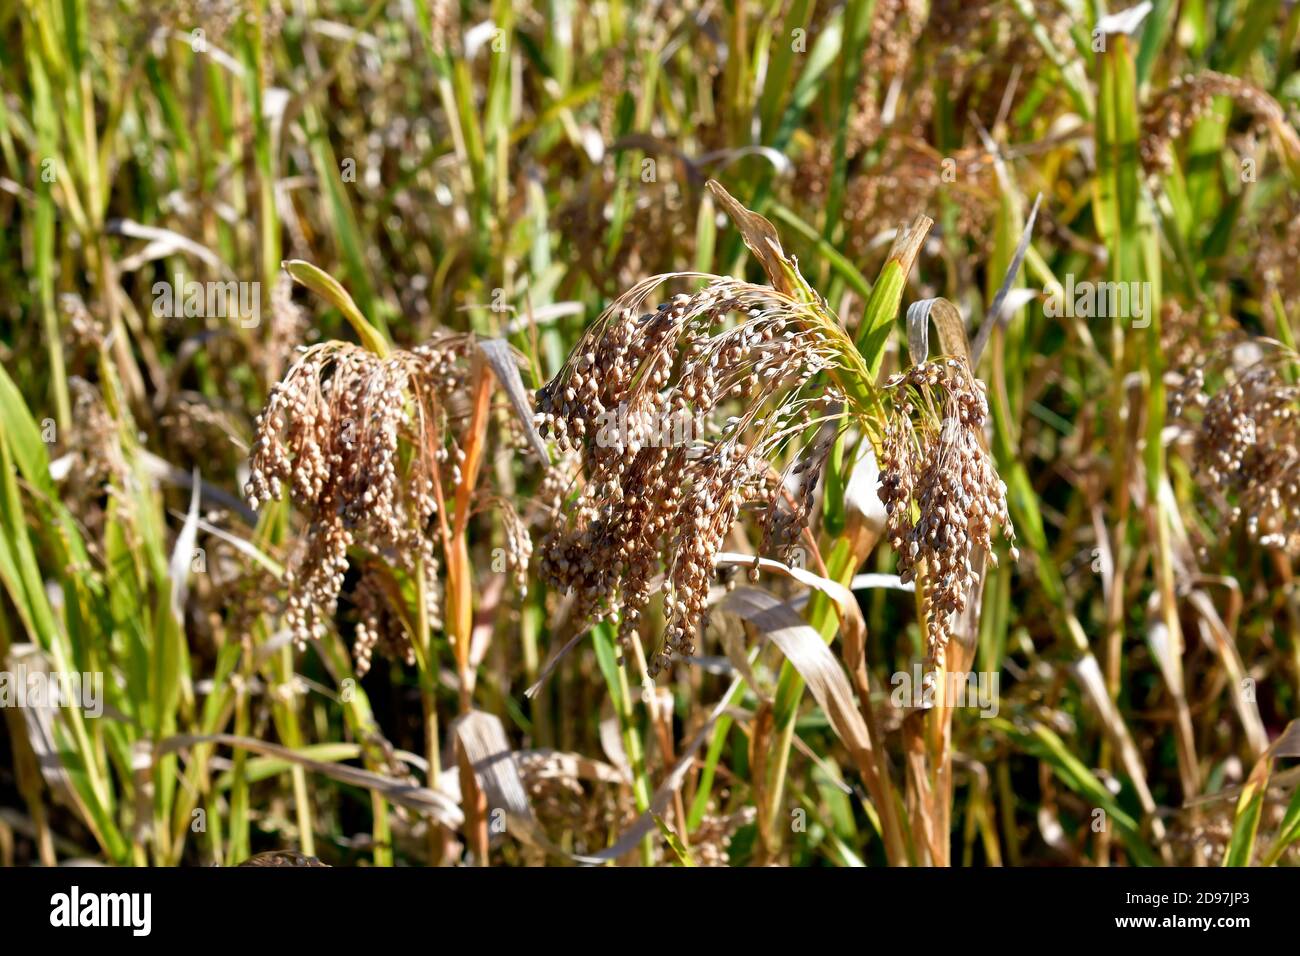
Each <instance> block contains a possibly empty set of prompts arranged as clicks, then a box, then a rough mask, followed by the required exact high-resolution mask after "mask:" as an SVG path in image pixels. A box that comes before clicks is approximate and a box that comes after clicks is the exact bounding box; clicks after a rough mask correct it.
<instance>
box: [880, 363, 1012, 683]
mask: <svg viewBox="0 0 1300 956" xmlns="http://www.w3.org/2000/svg"><path fill="white" fill-rule="evenodd" d="M886 387H887V388H888V389H889V390H891V391H895V392H902V393H903V394H902V395H898V396H896V397H895V407H894V416H893V418H892V420H891V422H890V425H889V428H888V430H887V434H886V437H885V441H884V443H883V444H884V447H883V451H882V455H881V468H880V499H881V502H882V503H883V504H884V506H885V510H886V512H887V514H888V523H887V532H888V535H889V540H890V544H891V545H892V546H893V548H894V550H895V551H896V552H897V553H898V570H899V576H900V577H901V578H902V579H903V580H904V581H910V580H912V579H913V578H914V577H915V576H916V575H917V572H918V571H919V570H920V568H921V567H922V566H924V569H925V576H926V579H925V580H926V586H925V601H924V611H925V618H926V638H927V642H928V645H929V652H930V656H931V657H932V658H933V659H934V661H935V662H936V663H940V662H942V661H943V657H944V652H945V649H946V648H947V645H948V640H949V637H950V632H951V626H952V617H953V615H954V614H959V613H961V612H962V611H964V610H965V609H966V605H967V601H968V600H969V598H970V596H971V594H972V592H973V591H974V589H975V587H976V585H977V584H978V583H979V571H978V568H977V567H974V566H972V563H971V560H972V558H973V557H974V555H975V549H976V548H980V549H983V551H984V552H985V553H986V554H987V556H988V559H989V560H990V561H991V562H992V563H993V564H994V565H995V566H996V564H997V555H996V554H995V553H994V550H993V541H992V534H993V526H994V525H995V524H996V525H997V526H998V527H1000V528H1001V529H1002V534H1003V536H1004V537H1005V538H1006V539H1007V540H1008V541H1014V540H1015V531H1014V529H1013V528H1012V526H1011V518H1010V516H1009V515H1008V514H1007V497H1006V496H1007V488H1006V485H1005V484H1004V483H1003V482H1002V480H1001V479H1000V478H999V477H998V474H997V469H996V468H995V467H994V464H993V459H992V456H991V455H990V454H989V452H988V449H987V448H986V447H985V444H984V437H983V427H984V421H985V419H986V418H987V417H988V402H987V400H986V399H985V397H984V386H983V383H981V382H979V380H978V379H976V378H975V377H974V376H973V375H972V374H971V372H970V368H969V366H968V365H967V363H966V362H965V360H964V359H958V358H947V359H939V360H934V361H929V362H923V363H921V364H920V365H916V366H913V367H912V368H910V369H909V370H907V371H906V372H905V373H902V374H900V375H896V376H894V377H893V378H892V379H891V380H890V381H889V382H888V383H886ZM914 506H915V507H914ZM914 511H915V515H914ZM1010 551H1011V556H1012V560H1015V559H1016V558H1017V557H1018V556H1019V552H1018V551H1017V550H1016V548H1015V546H1014V545H1012V547H1011V549H1010Z"/></svg>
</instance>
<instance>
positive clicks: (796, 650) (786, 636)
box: [719, 587, 871, 755]
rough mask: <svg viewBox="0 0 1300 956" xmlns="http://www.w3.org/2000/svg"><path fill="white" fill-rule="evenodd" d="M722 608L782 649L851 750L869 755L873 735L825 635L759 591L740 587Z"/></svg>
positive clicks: (724, 602)
mask: <svg viewBox="0 0 1300 956" xmlns="http://www.w3.org/2000/svg"><path fill="white" fill-rule="evenodd" d="M719 607H721V609H722V610H724V611H729V612H731V613H732V614H737V615H739V616H740V617H743V618H744V619H745V620H747V621H749V622H750V623H751V624H753V625H754V626H755V627H757V628H758V629H759V630H761V631H762V632H763V633H764V634H765V635H766V636H767V637H768V639H769V640H771V641H772V643H774V644H776V646H777V647H779V648H780V649H781V653H782V654H784V655H785V657H786V660H788V661H789V662H790V664H791V666H792V667H794V669H795V670H796V671H798V672H799V676H800V677H802V678H803V679H804V683H805V684H807V685H808V689H809V690H810V691H812V695H813V698H814V699H815V700H816V701H817V704H818V706H820V707H821V709H822V710H823V711H824V712H825V714H826V716H827V718H829V720H830V722H831V727H832V728H833V729H834V730H835V733H836V735H837V736H839V738H840V740H842V741H843V742H844V745H845V746H846V747H848V748H849V750H851V751H853V752H854V753H855V754H858V755H863V754H869V753H870V752H871V736H870V734H869V733H868V731H867V723H866V721H865V720H863V719H862V714H861V713H859V711H858V708H857V704H856V703H855V702H854V700H853V690H852V688H850V687H849V679H848V678H847V677H845V676H844V671H843V669H842V668H841V667H840V665H839V662H838V661H836V660H835V655H833V654H832V653H831V651H830V648H829V647H827V646H826V642H825V641H824V640H822V636H821V634H819V633H818V632H817V631H816V630H815V629H814V628H813V627H812V626H811V625H809V624H808V623H806V622H805V621H804V620H803V618H801V617H800V616H799V615H798V614H797V613H795V611H794V610H793V609H792V608H791V607H790V606H789V605H787V604H786V603H785V602H783V601H781V600H780V599H778V598H776V597H774V596H773V595H771V594H768V593H767V592H766V591H762V590H760V589H758V588H751V587H742V588H737V589H736V590H734V591H732V592H731V593H730V594H728V595H727V597H726V599H725V600H723V601H722V603H721V604H720V605H719Z"/></svg>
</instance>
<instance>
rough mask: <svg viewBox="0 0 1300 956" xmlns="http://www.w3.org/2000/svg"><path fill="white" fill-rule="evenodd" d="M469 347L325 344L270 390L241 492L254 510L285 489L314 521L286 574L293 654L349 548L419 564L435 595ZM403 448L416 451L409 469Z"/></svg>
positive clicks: (316, 629)
mask: <svg viewBox="0 0 1300 956" xmlns="http://www.w3.org/2000/svg"><path fill="white" fill-rule="evenodd" d="M473 347H474V344H473V340H472V339H470V338H468V337H465V336H457V335H445V336H440V337H438V338H435V339H433V340H432V341H430V342H428V343H426V344H425V345H422V346H420V347H418V348H416V349H413V350H409V351H407V350H396V351H394V352H392V353H391V354H390V355H389V356H387V357H383V358H381V357H380V356H377V355H375V354H374V353H372V352H369V351H367V350H365V349H362V348H360V347H358V346H355V345H350V344H348V343H344V342H330V343H326V344H323V345H318V346H313V347H311V348H308V349H306V350H305V351H304V352H303V353H302V355H301V356H300V358H299V359H298V361H297V362H296V363H295V364H294V365H293V366H292V368H290V370H289V371H288V373H287V374H286V375H285V377H284V379H283V381H281V382H280V383H279V384H278V385H276V386H275V387H274V388H273V389H272V391H271V395H270V397H269V399H268V400H267V405H266V409H265V410H264V411H263V412H262V414H261V416H259V418H258V421H257V438H256V441H255V443H254V446H253V451H252V455H251V461H250V468H251V473H250V476H249V481H248V484H247V487H246V489H245V491H246V494H247V495H248V498H249V500H250V502H251V503H252V505H253V506H254V507H257V506H258V505H259V504H261V503H263V502H267V501H271V500H273V499H275V498H278V497H279V496H280V494H281V492H282V490H283V489H284V488H288V489H289V492H290V495H291V497H292V499H293V501H294V503H295V504H296V505H297V506H299V507H300V508H302V509H304V510H306V511H307V513H308V515H309V520H310V524H309V526H308V529H307V533H306V534H305V535H304V536H303V538H302V540H301V542H300V544H299V546H298V548H297V549H296V552H295V554H294V556H293V558H292V560H291V561H290V563H289V568H288V571H287V573H286V581H287V584H288V590H289V596H288V602H287V606H286V609H285V622H286V625H287V627H288V628H289V630H290V632H291V633H292V634H293V636H294V639H295V641H296V642H297V643H298V644H299V645H303V644H305V643H306V642H307V641H308V640H309V639H311V638H313V637H319V636H320V635H321V634H322V633H323V632H324V629H325V627H326V625H327V622H328V621H329V620H330V619H331V618H332V617H333V615H334V613H335V609H336V606H337V601H338V596H339V591H340V589H341V588H342V586H343V578H344V573H345V571H346V570H347V566H348V550H349V549H350V548H353V547H356V548H361V549H365V550H367V551H369V552H370V553H372V554H374V555H377V556H379V557H381V558H382V559H383V560H385V561H386V562H388V563H389V564H390V565H392V566H394V567H400V568H402V569H403V570H405V571H407V572H413V571H414V569H415V567H416V559H417V558H420V559H423V564H422V566H423V568H424V573H425V575H426V577H427V578H428V580H427V582H426V583H427V585H428V587H427V588H426V591H427V593H428V594H430V595H433V594H435V593H436V571H437V560H436V553H435V548H434V540H433V536H432V534H431V533H430V522H431V521H432V520H433V518H434V516H435V513H436V511H437V502H436V498H435V478H439V479H441V481H442V482H443V483H444V487H453V486H454V485H455V482H456V480H457V478H458V470H459V464H460V461H461V459H462V457H463V453H462V452H461V450H460V448H459V446H458V445H457V442H456V439H455V434H454V431H453V429H451V428H449V427H448V422H449V418H450V416H451V414H452V412H451V409H452V408H453V406H454V405H455V404H456V403H457V402H458V400H459V396H461V395H462V394H463V393H464V391H465V389H466V387H467V381H468V375H469V371H468V368H469V362H468V357H469V355H470V353H471V350H472V348H473ZM399 440H405V441H406V442H407V443H408V444H409V447H410V448H411V449H412V454H411V455H410V460H409V462H407V463H403V461H402V458H401V456H400V454H399ZM399 469H400V473H399ZM363 638H364V639H363V640H362V641H361V644H362V645H363V646H364V645H366V644H368V643H369V640H368V636H367V635H363Z"/></svg>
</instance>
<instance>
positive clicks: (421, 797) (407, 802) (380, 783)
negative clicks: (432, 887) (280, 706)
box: [154, 734, 465, 829]
mask: <svg viewBox="0 0 1300 956" xmlns="http://www.w3.org/2000/svg"><path fill="white" fill-rule="evenodd" d="M198 744H223V745H225V746H227V747H235V748H238V749H239V750H247V751H248V752H249V753H255V754H261V755H262V756H264V757H278V758H279V759H281V760H285V761H288V762H289V763H292V764H297V765H298V766H300V767H302V768H303V769H305V770H310V771H311V772H312V773H317V774H320V775H321V776H322V777H328V778H329V779H331V780H337V781H338V782H339V783H345V784H348V785H350V786H353V787H361V788H363V789H366V790H373V791H374V792H375V793H378V794H380V795H381V796H383V797H384V798H385V799H387V800H390V801H392V802H393V803H396V804H400V805H401V806H404V807H407V808H409V809H411V810H414V811H416V812H417V813H424V814H428V815H429V816H430V817H431V818H433V819H434V820H436V821H437V822H439V823H441V824H443V825H444V826H447V827H450V828H453V829H454V828H456V827H458V826H460V825H461V823H463V822H464V819H465V818H464V815H463V814H462V813H461V810H460V807H458V806H457V805H456V803H455V802H454V801H453V800H451V799H450V798H449V797H448V796H447V795H446V794H444V793H440V792H438V791H437V790H431V789H429V788H428V787H421V786H418V785H416V784H412V783H409V782H408V781H405V780H398V779H396V778H394V777H389V776H385V775H384V774H381V773H375V772H374V771H372V770H362V769H361V768H360V767H349V766H347V765H345V764H335V763H327V762H325V761H321V760H314V759H312V758H311V757H308V756H306V755H305V754H302V753H300V752H299V751H297V750H291V749H290V748H288V747H281V746H280V745H279V744H273V743H268V742H266V741H264V740H258V739H257V738H256V737H244V736H240V735H238V734H177V735H176V736H174V737H168V738H166V739H164V740H161V741H159V742H158V745H157V747H155V748H154V751H155V755H156V756H161V755H162V754H168V753H174V752H175V751H177V750H181V749H184V748H186V747H194V746H196V745H198Z"/></svg>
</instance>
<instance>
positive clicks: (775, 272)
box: [708, 179, 796, 295]
mask: <svg viewBox="0 0 1300 956" xmlns="http://www.w3.org/2000/svg"><path fill="white" fill-rule="evenodd" d="M708 185H709V191H710V192H711V193H713V196H714V198H715V199H717V201H718V205H720V206H721V207H722V208H723V209H724V210H725V211H726V213H727V215H728V216H729V217H730V218H731V221H732V222H734V223H735V224H736V228H737V229H739V230H740V236H741V238H742V239H744V240H745V245H746V246H748V247H749V251H750V252H752V253H753V254H754V255H755V256H756V257H757V258H758V261H759V262H761V263H762V264H763V271H764V272H766V273H767V278H768V281H769V282H771V283H772V287H773V288H775V289H776V290H777V291H778V292H782V293H784V294H786V295H796V289H795V283H794V280H793V276H792V273H794V271H795V270H794V264H793V263H792V262H791V261H790V260H789V259H788V258H786V254H785V250H784V249H782V248H781V239H780V237H779V236H778V235H777V232H776V227H775V226H773V225H772V223H771V222H769V221H768V220H767V219H765V218H764V217H763V216H760V215H759V214H758V213H756V212H753V211H752V210H749V209H746V208H745V207H744V206H743V205H741V203H740V202H739V201H738V200H737V199H736V198H735V197H734V196H732V195H731V193H729V192H727V190H726V189H724V188H723V186H722V184H721V183H720V182H718V181H717V180H716V179H710V180H709V183H708Z"/></svg>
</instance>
